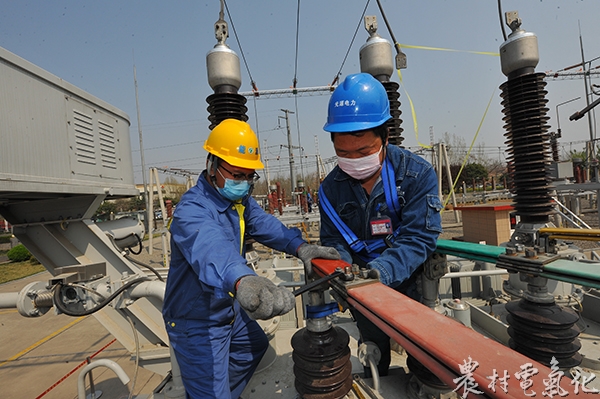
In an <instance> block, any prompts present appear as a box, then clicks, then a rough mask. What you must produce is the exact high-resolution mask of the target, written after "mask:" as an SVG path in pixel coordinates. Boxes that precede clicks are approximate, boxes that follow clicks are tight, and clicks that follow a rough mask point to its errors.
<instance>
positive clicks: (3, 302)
mask: <svg viewBox="0 0 600 399" xmlns="http://www.w3.org/2000/svg"><path fill="white" fill-rule="evenodd" d="M18 298H19V293H18V292H7V293H3V294H0V309H4V308H16V307H17V301H18Z"/></svg>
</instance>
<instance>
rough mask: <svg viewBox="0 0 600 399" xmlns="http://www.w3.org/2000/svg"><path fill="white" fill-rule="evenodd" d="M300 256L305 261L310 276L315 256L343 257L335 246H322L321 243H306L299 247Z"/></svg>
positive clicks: (323, 257)
mask: <svg viewBox="0 0 600 399" xmlns="http://www.w3.org/2000/svg"><path fill="white" fill-rule="evenodd" d="M298 258H300V260H301V261H302V263H304V270H305V271H306V275H307V276H310V275H311V274H312V260H313V259H314V258H322V259H341V256H340V253H339V252H338V251H337V249H335V248H333V247H322V246H320V245H313V244H308V243H304V244H302V245H300V248H298Z"/></svg>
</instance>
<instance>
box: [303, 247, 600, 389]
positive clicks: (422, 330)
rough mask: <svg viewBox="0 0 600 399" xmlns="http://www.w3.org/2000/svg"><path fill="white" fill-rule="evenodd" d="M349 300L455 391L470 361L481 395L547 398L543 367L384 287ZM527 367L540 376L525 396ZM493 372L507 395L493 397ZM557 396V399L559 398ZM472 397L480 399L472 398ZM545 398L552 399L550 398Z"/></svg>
mask: <svg viewBox="0 0 600 399" xmlns="http://www.w3.org/2000/svg"><path fill="white" fill-rule="evenodd" d="M340 262H341V263H340ZM313 266H314V270H315V271H317V274H321V275H326V274H330V273H332V272H333V271H334V270H335V268H336V267H344V266H348V264H347V263H345V262H343V261H328V260H324V259H318V260H317V259H315V260H313ZM347 294H348V297H347V298H346V300H347V302H348V304H350V305H351V306H353V307H354V308H356V309H357V310H358V311H359V312H361V313H362V314H363V315H365V316H366V317H367V318H369V319H370V320H371V321H372V322H373V323H375V324H376V325H377V326H378V327H379V328H381V329H382V330H383V331H384V332H385V333H386V334H388V335H389V336H390V337H391V338H393V339H394V340H395V341H396V342H398V343H399V344H400V345H401V346H402V347H403V348H404V349H406V351H407V352H409V353H410V354H411V355H412V356H414V357H415V359H417V360H418V361H419V362H421V364H423V365H424V366H425V367H427V368H428V369H429V370H430V371H431V372H432V373H434V374H435V375H436V376H437V377H438V378H439V379H440V380H442V381H443V382H444V383H446V384H447V385H448V386H450V387H452V389H455V388H458V385H457V383H456V382H455V381H454V380H455V379H457V378H461V377H463V376H464V374H463V373H461V369H460V366H461V365H464V364H465V363H466V362H468V361H469V358H471V360H472V361H474V362H477V363H479V366H478V367H477V368H476V369H475V370H473V371H472V377H473V379H474V381H475V383H476V384H477V386H476V388H475V389H476V390H479V391H483V392H484V395H486V396H487V397H493V398H507V399H508V398H531V397H532V392H533V391H535V397H544V395H542V392H544V391H545V390H546V389H547V386H548V384H550V382H549V381H550V376H551V373H552V370H551V369H550V368H548V367H546V366H544V365H542V364H541V363H538V362H536V361H535V360H532V359H530V358H528V357H527V356H524V355H522V354H520V353H519V352H516V351H514V350H512V349H510V348H509V347H506V346H504V345H502V344H500V343H498V342H496V341H494V340H493V339H490V338H487V337H485V336H483V335H481V334H480V333H478V332H476V331H474V330H473V329H471V328H468V327H466V326H464V325H463V324H461V323H459V322H457V321H456V320H454V319H452V318H449V317H447V316H444V315H441V314H439V313H437V312H436V311H434V310H432V309H430V308H428V307H427V306H425V305H423V304H421V303H418V302H416V301H414V300H412V299H410V298H408V297H406V296H404V295H402V294H400V293H399V292H397V291H395V290H393V289H391V288H389V287H387V286H385V285H383V284H381V283H378V282H375V283H372V284H366V285H359V286H356V287H350V288H348V290H347ZM528 363H529V364H531V365H532V366H533V367H535V368H536V369H537V370H538V373H537V374H536V375H533V376H531V377H530V378H529V381H531V382H532V385H531V386H530V387H528V388H527V389H526V390H524V389H523V387H522V386H521V383H522V382H523V380H522V379H521V380H518V379H517V376H516V375H515V374H516V373H519V372H521V371H522V369H521V366H524V365H526V364H528ZM494 369H495V370H496V372H497V373H498V374H499V376H500V377H503V376H504V370H506V371H507V372H508V375H509V378H508V379H507V381H506V382H507V383H508V386H507V389H506V391H507V392H504V390H502V389H501V387H500V385H499V383H497V384H496V385H495V392H494V391H493V390H492V388H491V387H489V385H490V383H491V382H492V380H491V379H490V378H488V377H491V376H492V375H493V372H494ZM552 375H555V373H553V374H552ZM564 377H565V378H561V379H560V387H561V388H562V389H564V390H565V391H566V392H568V394H570V395H574V385H571V382H572V381H571V379H570V378H569V377H568V376H564ZM544 380H545V381H544ZM457 392H458V393H459V394H461V395H462V394H463V389H462V388H459V389H457ZM554 395H556V396H558V394H557V393H554ZM580 395H583V397H591V395H593V394H592V393H587V392H582V389H581V387H579V392H578V394H577V395H576V396H578V397H579V396H580ZM463 396H464V395H463ZM468 396H470V397H476V396H477V395H475V394H474V393H472V392H468ZM546 396H548V397H552V395H551V394H549V393H548V392H546ZM596 397H597V396H596Z"/></svg>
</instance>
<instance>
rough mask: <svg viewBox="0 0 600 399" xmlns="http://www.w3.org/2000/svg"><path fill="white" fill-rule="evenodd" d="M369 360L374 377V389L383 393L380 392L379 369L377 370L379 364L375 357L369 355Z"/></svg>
mask: <svg viewBox="0 0 600 399" xmlns="http://www.w3.org/2000/svg"><path fill="white" fill-rule="evenodd" d="M367 359H369V367H370V368H371V375H372V376H373V389H375V391H377V392H381V391H380V390H379V369H377V364H376V363H375V360H374V359H373V356H371V355H369V356H367Z"/></svg>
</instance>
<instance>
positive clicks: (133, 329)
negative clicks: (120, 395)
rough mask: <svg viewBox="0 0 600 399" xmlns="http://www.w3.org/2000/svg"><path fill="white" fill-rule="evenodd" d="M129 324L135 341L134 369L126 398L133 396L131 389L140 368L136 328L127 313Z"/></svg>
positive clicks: (133, 387)
mask: <svg viewBox="0 0 600 399" xmlns="http://www.w3.org/2000/svg"><path fill="white" fill-rule="evenodd" d="M125 317H126V318H127V321H128V322H129V325H130V326H131V331H132V332H133V340H134V342H135V371H134V372H133V379H132V380H131V389H130V390H129V396H128V399H131V398H132V397H133V390H134V389H135V383H136V382H137V376H138V370H139V368H140V340H139V338H138V333H137V330H136V329H135V324H134V323H133V320H131V317H129V315H125Z"/></svg>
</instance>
